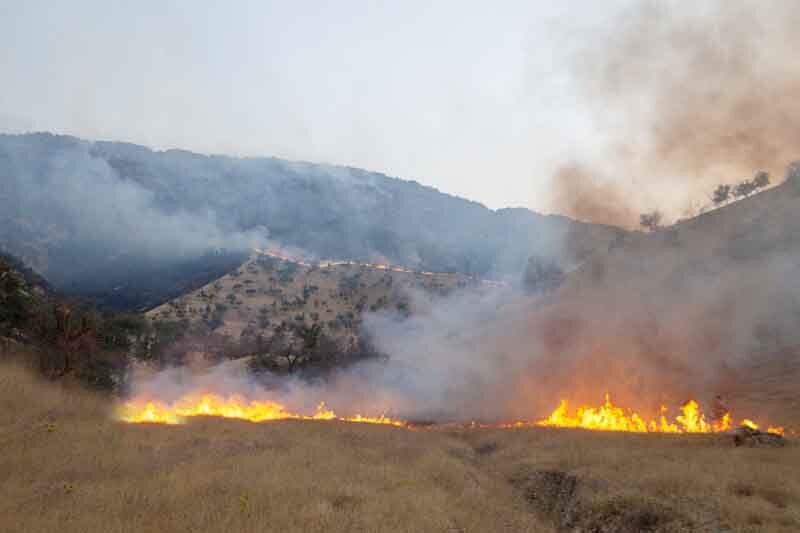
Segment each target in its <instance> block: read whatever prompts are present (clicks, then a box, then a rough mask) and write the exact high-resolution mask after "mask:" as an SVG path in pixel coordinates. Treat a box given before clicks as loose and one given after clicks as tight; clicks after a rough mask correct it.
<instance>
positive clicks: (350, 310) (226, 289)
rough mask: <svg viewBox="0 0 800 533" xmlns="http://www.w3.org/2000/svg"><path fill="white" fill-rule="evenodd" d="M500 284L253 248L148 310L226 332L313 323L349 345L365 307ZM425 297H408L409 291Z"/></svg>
mask: <svg viewBox="0 0 800 533" xmlns="http://www.w3.org/2000/svg"><path fill="white" fill-rule="evenodd" d="M497 286H498V284H496V283H492V282H488V281H481V280H479V279H475V278H472V277H467V276H464V275H461V274H450V273H432V272H417V271H411V270H405V269H401V268H399V267H395V268H394V269H392V268H390V267H386V266H381V265H371V264H365V263H356V262H343V263H321V264H320V263H315V264H307V263H298V262H296V261H293V260H288V259H281V258H279V257H276V256H271V255H266V254H257V255H254V256H253V257H251V258H250V260H248V261H247V262H246V263H245V264H244V265H242V266H241V267H240V268H239V269H237V270H235V271H233V272H231V273H230V274H228V275H225V276H223V277H221V278H219V279H217V280H215V281H213V282H211V283H209V284H207V285H205V286H203V287H201V288H199V289H197V290H195V291H193V292H191V293H188V294H185V295H183V296H181V297H180V298H177V299H175V300H172V301H170V302H168V303H166V304H163V305H161V306H159V307H156V308H155V309H152V310H150V311H149V312H148V313H147V316H148V317H149V318H150V319H151V320H153V321H156V322H182V323H183V324H184V325H185V326H184V327H190V326H198V325H200V326H206V327H208V328H209V329H210V330H212V331H214V332H216V333H217V334H221V335H227V336H229V337H230V338H232V339H240V338H242V337H256V336H258V335H262V336H265V337H271V336H272V335H273V334H274V332H275V331H276V330H277V329H279V328H284V327H286V326H287V325H292V326H293V327H294V326H312V325H314V324H318V325H320V326H321V327H322V329H323V331H324V332H325V333H326V334H328V335H330V336H331V337H334V338H336V339H338V340H339V342H341V343H343V344H348V343H350V342H354V341H355V340H356V337H357V334H358V330H359V326H360V324H361V321H362V317H363V314H364V313H366V312H377V311H385V312H388V313H393V314H396V315H397V316H398V317H399V318H401V317H404V316H408V315H409V314H411V313H413V312H415V311H416V309H415V307H416V306H418V305H424V303H425V301H426V300H427V301H429V300H430V299H435V298H437V297H440V296H445V295H447V294H450V293H451V292H453V291H455V290H458V289H464V288H467V287H471V288H478V289H481V290H492V289H493V288H496V287H497ZM414 292H416V293H418V294H422V295H424V296H425V297H426V298H412V296H413V295H412V293H414Z"/></svg>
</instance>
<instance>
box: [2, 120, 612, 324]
mask: <svg viewBox="0 0 800 533" xmlns="http://www.w3.org/2000/svg"><path fill="white" fill-rule="evenodd" d="M487 179H490V177H487ZM620 233H624V232H622V230H619V229H617V228H612V227H607V226H597V225H592V224H586V223H581V222H577V221H574V220H570V219H568V218H566V217H561V216H543V215H540V214H537V213H534V212H532V211H529V210H527V209H500V210H496V211H493V210H490V209H488V208H486V207H485V206H483V205H481V204H478V203H475V202H470V201H467V200H464V199H461V198H457V197H455V196H450V195H447V194H443V193H441V192H439V191H437V190H436V189H433V188H431V187H426V186H423V185H420V184H419V183H416V182H413V181H404V180H401V179H397V178H390V177H387V176H385V175H383V174H379V173H374V172H367V171H364V170H360V169H355V168H347V167H337V166H331V165H319V164H312V163H304V162H293V161H286V160H281V159H275V158H231V157H224V156H205V155H199V154H194V153H190V152H186V151H181V150H168V151H161V152H159V151H153V150H150V149H148V148H145V147H142V146H137V145H133V144H127V143H115V142H91V141H84V140H81V139H77V138H74V137H69V136H60V135H52V134H48V133H39V134H26V135H0V246H3V247H4V248H6V249H8V250H9V251H10V252H12V253H14V254H15V255H17V256H19V257H21V258H22V259H23V260H25V261H26V263H28V264H30V265H32V266H33V267H34V268H35V269H36V270H37V271H38V272H39V273H41V274H42V275H44V276H45V277H46V278H47V279H48V280H49V281H50V282H51V283H52V284H53V285H54V286H55V287H56V288H57V289H59V290H62V291H65V292H68V293H77V294H80V295H84V296H85V295H89V296H92V297H94V298H96V299H98V301H99V302H100V303H101V304H104V305H106V306H109V307H117V308H126V309H130V308H150V307H154V306H155V305H158V304H159V303H161V302H163V301H166V300H168V299H169V298H171V297H174V296H176V295H177V294H180V293H182V292H184V291H186V290H188V289H190V288H194V287H197V286H201V285H203V284H205V283H207V282H208V281H210V280H211V279H215V278H216V277H219V276H220V275H223V274H224V273H225V272H228V271H231V270H232V269H233V268H235V267H236V266H238V265H239V264H241V262H242V261H244V260H245V259H246V257H247V252H248V250H249V249H250V248H252V247H253V246H255V245H263V244H264V243H265V242H266V241H267V240H269V242H270V243H272V244H276V243H277V244H279V245H280V246H282V247H286V248H289V249H291V248H295V249H300V250H302V252H303V253H306V254H310V255H312V256H315V257H317V258H323V259H354V260H363V261H373V262H374V261H380V262H390V263H396V264H402V265H405V266H409V267H412V268H415V269H418V270H430V271H438V272H457V273H463V274H468V275H478V276H490V277H506V278H516V277H517V276H519V274H520V273H521V272H522V270H523V269H524V267H525V264H526V261H527V259H528V257H529V256H530V255H532V254H534V255H537V256H542V257H547V258H548V259H551V260H553V261H555V262H557V263H559V264H561V265H563V266H569V265H570V264H573V263H577V262H580V261H582V260H583V259H584V258H585V257H586V256H588V255H589V254H590V253H591V252H592V251H593V250H594V249H595V248H596V247H600V248H604V247H607V246H608V244H609V243H610V242H612V241H613V240H615V239H617V238H619V235H620Z"/></svg>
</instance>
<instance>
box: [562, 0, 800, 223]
mask: <svg viewBox="0 0 800 533" xmlns="http://www.w3.org/2000/svg"><path fill="white" fill-rule="evenodd" d="M798 24H800V6H798V5H797V4H795V3H792V2H777V1H774V2H773V1H770V2H755V1H741V2H719V1H714V2H701V3H699V4H697V3H695V4H693V5H692V6H691V7H689V6H687V5H686V4H685V3H681V2H644V3H637V4H636V5H635V6H634V7H632V8H631V9H630V10H629V11H628V12H626V13H624V14H623V16H621V17H620V18H619V19H618V20H616V21H615V23H614V24H612V25H611V26H610V27H608V28H606V29H603V30H601V31H599V32H598V34H597V35H593V36H591V37H592V38H590V39H589V40H588V41H589V42H590V43H591V47H590V48H587V49H585V50H583V51H581V52H580V53H578V54H577V55H576V56H575V58H574V68H573V70H574V77H575V79H576V80H577V83H578V85H579V87H580V90H581V93H582V96H583V99H584V100H585V102H586V103H587V105H588V106H589V108H590V109H591V110H592V112H593V116H594V119H595V123H596V125H597V127H598V128H599V129H600V131H602V132H603V133H604V134H605V135H606V136H607V137H608V138H610V141H609V142H608V146H607V147H606V150H604V151H603V153H604V156H603V157H600V158H595V159H590V160H575V161H569V162H567V163H565V165H564V166H563V168H561V169H560V170H559V171H558V172H556V174H555V175H554V177H553V191H554V192H553V205H554V208H555V210H556V211H559V210H563V212H565V214H572V215H575V216H576V217H578V218H582V219H585V220H591V221H596V222H604V223H612V224H618V225H623V226H631V225H634V224H635V223H636V217H635V216H634V213H635V212H637V211H639V212H641V211H643V210H647V209H651V208H655V207H658V208H662V209H664V210H665V211H666V212H667V213H668V214H670V215H673V216H675V215H677V214H678V213H679V212H680V210H682V209H683V208H684V207H685V206H686V204H687V203H688V202H689V201H690V200H696V199H697V198H707V197H708V194H709V193H710V191H711V190H712V189H713V187H714V186H715V185H717V184H719V183H731V182H736V181H741V180H742V179H746V178H750V177H752V175H753V174H754V172H755V171H758V170H767V171H771V172H773V173H774V172H776V171H781V170H782V169H783V168H785V166H786V165H787V164H788V163H790V162H791V161H792V160H794V159H796V158H797V157H798V146H799V145H800V127H798V124H797V121H796V120H793V119H792V117H796V116H798V113H800V102H798V100H797V98H796V95H797V94H798V90H800V68H799V67H798V63H797V61H796V51H797V50H798V48H800V33H798V32H797V27H798ZM627 198H635V199H636V201H635V202H633V201H626V199H627Z"/></svg>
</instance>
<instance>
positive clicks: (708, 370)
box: [529, 182, 800, 424]
mask: <svg viewBox="0 0 800 533" xmlns="http://www.w3.org/2000/svg"><path fill="white" fill-rule="evenodd" d="M798 206H800V194H799V193H798V188H797V186H796V185H795V184H794V183H792V182H787V183H785V184H783V185H780V186H778V187H775V188H773V189H771V190H768V191H765V192H763V193H761V194H758V195H755V196H753V197H750V198H747V199H744V200H742V201H739V202H737V203H734V204H731V205H728V206H725V207H722V208H720V209H717V210H715V211H712V212H709V213H706V214H703V215H701V216H698V217H696V218H693V219H691V220H687V221H685V222H681V223H679V224H676V225H674V226H670V227H667V228H663V229H660V230H658V231H655V232H652V233H647V234H644V233H639V234H629V235H626V236H625V237H624V238H620V239H619V240H617V241H615V242H614V243H612V245H611V246H609V248H608V249H607V250H604V251H601V252H598V253H597V254H595V255H594V256H592V258H591V259H590V260H589V261H587V262H586V263H585V264H584V265H582V267H581V268H580V269H578V270H577V271H575V272H573V273H572V274H570V275H569V276H567V279H566V281H565V283H564V285H563V286H562V287H561V289H560V290H559V291H558V292H557V293H556V294H555V295H553V296H552V298H551V299H550V301H549V303H550V305H548V306H547V308H546V309H545V310H543V311H542V312H539V313H534V314H531V319H530V324H529V328H530V330H531V331H534V332H536V334H537V335H539V337H538V338H540V339H543V341H542V343H543V345H544V349H545V350H547V351H548V352H552V353H558V356H555V355H554V356H553V357H551V358H549V359H548V360H547V361H548V363H546V364H550V365H552V367H553V368H556V369H557V371H556V375H554V376H553V382H560V383H561V386H562V387H563V388H565V389H567V390H570V387H571V388H572V390H574V391H587V393H589V392H590V394H592V395H594V397H597V396H598V394H602V392H603V390H604V389H606V388H607V389H606V390H617V391H625V392H626V393H627V394H628V395H629V396H630V397H634V398H636V397H642V396H646V397H648V398H655V397H657V396H658V395H659V394H661V393H662V392H664V391H669V392H671V397H676V396H677V397H682V396H683V395H684V394H694V395H698V394H702V395H705V396H707V397H709V398H710V397H711V396H712V395H713V394H718V393H719V394H723V395H724V396H726V397H728V398H729V399H730V401H731V402H732V403H733V404H734V406H735V407H737V408H738V407H740V408H741V410H746V411H749V412H752V413H758V414H759V415H760V416H761V417H762V418H765V419H772V420H775V419H778V418H783V419H784V420H786V421H787V422H786V423H795V424H796V423H797V422H798V421H799V420H800V419H799V418H798V417H800V415H798V413H800V404H798V397H797V394H796V393H795V392H793V391H794V385H793V383H797V380H798V378H800V374H798V372H800V369H799V367H798V361H800V328H798V327H797V325H798V323H800V284H798V283H797V280H798V279H800V209H798ZM590 385H591V386H590ZM619 394H623V392H619ZM767 399H769V401H765V400H767ZM737 410H738V409H737Z"/></svg>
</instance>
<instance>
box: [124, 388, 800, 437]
mask: <svg viewBox="0 0 800 533" xmlns="http://www.w3.org/2000/svg"><path fill="white" fill-rule="evenodd" d="M196 416H216V417H223V418H237V419H241V420H248V421H250V422H266V421H270V420H338V421H342V422H354V423H365V424H383V425H390V426H397V427H411V424H409V423H408V422H406V421H403V420H398V419H394V418H389V417H387V416H384V415H380V416H364V415H360V414H356V415H352V416H339V415H337V414H336V413H335V412H334V411H332V410H331V409H329V408H328V407H327V406H326V405H325V403H324V402H323V403H320V404H319V405H318V406H317V409H316V411H315V412H314V413H313V414H310V415H303V414H298V413H293V412H291V411H288V410H287V409H286V407H285V406H284V405H282V404H280V403H277V402H272V401H255V400H247V399H245V398H244V397H242V396H238V395H233V396H227V397H225V396H220V395H218V394H211V393H209V394H189V395H186V396H183V397H182V398H180V399H178V400H177V401H175V402H172V403H166V402H162V401H158V400H149V399H144V398H133V399H131V400H128V401H127V402H125V403H123V404H121V405H119V406H118V408H117V410H116V418H117V419H118V420H120V421H122V422H128V423H134V424H135V423H153V424H183V423H185V422H186V420H187V418H190V417H196ZM473 425H474V423H473ZM739 425H740V426H744V427H747V428H750V429H753V430H758V429H759V426H758V425H757V424H756V423H755V422H753V421H752V420H749V419H744V420H742V421H741V423H740V424H739ZM531 426H542V427H557V428H580V429H590V430H598V431H627V432H633V433H720V432H724V431H728V430H730V429H731V428H732V425H731V414H730V413H725V415H724V416H723V417H722V418H721V419H719V420H715V421H709V420H706V417H705V415H704V414H703V412H702V410H701V409H700V405H699V404H698V403H697V402H696V401H695V400H689V401H688V402H686V403H685V404H684V405H683V406H681V408H680V414H677V415H676V416H675V417H674V418H670V417H668V409H667V407H666V406H662V407H661V409H660V414H659V415H658V417H656V418H650V419H648V418H645V417H644V416H642V415H640V414H638V413H636V412H634V411H632V410H630V409H625V408H623V407H619V406H617V405H614V404H613V403H612V402H611V398H610V395H608V394H606V399H605V403H603V405H601V406H599V407H591V406H580V407H578V408H577V409H575V410H574V412H572V413H571V412H570V409H569V403H568V402H567V400H562V401H561V403H559V405H558V407H556V408H555V410H553V412H552V413H551V414H550V416H548V417H547V418H545V419H543V420H539V421H536V422H529V421H522V422H514V423H511V424H502V425H501V426H500V427H506V428H511V427H531ZM481 427H491V426H481ZM495 427H496V426H495ZM767 432H769V433H774V434H777V435H781V436H783V435H784V434H785V429H784V428H783V427H780V426H778V427H772V426H770V427H768V429H767Z"/></svg>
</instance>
